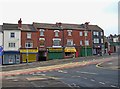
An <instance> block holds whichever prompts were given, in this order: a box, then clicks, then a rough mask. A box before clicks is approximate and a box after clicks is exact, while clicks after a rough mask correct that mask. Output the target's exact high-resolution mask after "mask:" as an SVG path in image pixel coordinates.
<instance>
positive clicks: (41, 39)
mask: <svg viewBox="0 0 120 89" xmlns="http://www.w3.org/2000/svg"><path fill="white" fill-rule="evenodd" d="M40 40H44V42H45V38H39V41H40ZM44 46H45V44H44V45H40V47H44Z"/></svg>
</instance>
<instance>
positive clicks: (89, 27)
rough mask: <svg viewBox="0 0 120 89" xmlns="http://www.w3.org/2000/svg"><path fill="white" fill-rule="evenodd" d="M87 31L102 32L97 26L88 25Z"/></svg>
mask: <svg viewBox="0 0 120 89" xmlns="http://www.w3.org/2000/svg"><path fill="white" fill-rule="evenodd" d="M88 29H89V30H93V31H103V29H102V28H100V27H99V26H98V25H88Z"/></svg>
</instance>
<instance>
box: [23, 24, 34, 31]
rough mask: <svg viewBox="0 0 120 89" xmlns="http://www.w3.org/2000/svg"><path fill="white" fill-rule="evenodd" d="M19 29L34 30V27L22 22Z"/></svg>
mask: <svg viewBox="0 0 120 89" xmlns="http://www.w3.org/2000/svg"><path fill="white" fill-rule="evenodd" d="M21 31H36V29H35V28H34V27H33V25H31V24H22V28H21Z"/></svg>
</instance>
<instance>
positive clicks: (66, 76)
mask: <svg viewBox="0 0 120 89" xmlns="http://www.w3.org/2000/svg"><path fill="white" fill-rule="evenodd" d="M117 66H118V59H115V60H113V61H110V62H106V63H99V64H97V65H96V64H91V65H86V66H83V67H74V68H67V69H59V70H51V71H45V72H36V73H29V74H22V75H16V76H5V77H3V80H2V87H40V88H39V89H42V88H43V87H69V88H71V89H73V88H80V89H81V88H84V87H89V88H100V89H101V87H102V88H103V87H109V88H111V89H112V88H119V86H120V84H119V83H120V82H119V80H120V77H119V74H120V70H119V67H117ZM3 89H4V88H3ZM8 89H10V88H8ZM21 89H24V88H21ZM29 89H30V88H29Z"/></svg>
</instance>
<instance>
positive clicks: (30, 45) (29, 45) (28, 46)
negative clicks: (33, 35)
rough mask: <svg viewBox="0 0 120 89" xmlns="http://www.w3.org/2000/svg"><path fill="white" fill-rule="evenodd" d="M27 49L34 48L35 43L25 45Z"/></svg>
mask: <svg viewBox="0 0 120 89" xmlns="http://www.w3.org/2000/svg"><path fill="white" fill-rule="evenodd" d="M25 47H26V48H32V47H33V43H32V42H27V43H25Z"/></svg>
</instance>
